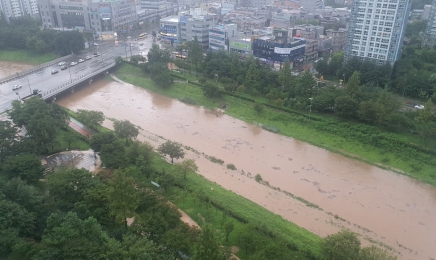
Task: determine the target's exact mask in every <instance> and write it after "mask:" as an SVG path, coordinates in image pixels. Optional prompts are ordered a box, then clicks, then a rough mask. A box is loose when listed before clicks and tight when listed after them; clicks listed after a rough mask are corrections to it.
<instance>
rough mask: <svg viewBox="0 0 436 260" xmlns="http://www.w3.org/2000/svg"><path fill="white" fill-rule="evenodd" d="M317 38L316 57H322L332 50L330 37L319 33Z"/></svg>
mask: <svg viewBox="0 0 436 260" xmlns="http://www.w3.org/2000/svg"><path fill="white" fill-rule="evenodd" d="M317 40H318V57H322V56H324V55H326V54H330V53H331V52H332V43H333V39H332V37H329V36H325V35H320V37H319V38H318V39H317Z"/></svg>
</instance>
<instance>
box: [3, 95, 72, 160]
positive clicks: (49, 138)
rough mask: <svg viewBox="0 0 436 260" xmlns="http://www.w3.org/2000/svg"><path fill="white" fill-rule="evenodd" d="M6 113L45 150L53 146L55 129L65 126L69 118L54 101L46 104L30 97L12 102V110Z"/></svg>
mask: <svg viewBox="0 0 436 260" xmlns="http://www.w3.org/2000/svg"><path fill="white" fill-rule="evenodd" d="M8 115H9V117H10V118H11V119H12V121H13V122H14V124H16V125H17V126H18V127H24V128H25V129H26V130H27V136H29V137H31V138H32V140H33V141H34V142H35V143H36V145H37V147H38V148H39V149H45V151H48V149H49V147H50V146H51V148H53V145H54V142H55V139H56V133H57V131H58V130H59V129H60V128H62V127H66V126H67V121H68V119H69V116H68V113H67V112H66V111H65V109H63V108H62V107H60V106H59V105H57V104H55V103H52V104H47V103H45V102H44V100H42V99H39V98H31V99H29V100H28V101H26V102H25V103H24V104H21V103H20V102H18V101H14V102H12V110H11V111H9V112H8Z"/></svg>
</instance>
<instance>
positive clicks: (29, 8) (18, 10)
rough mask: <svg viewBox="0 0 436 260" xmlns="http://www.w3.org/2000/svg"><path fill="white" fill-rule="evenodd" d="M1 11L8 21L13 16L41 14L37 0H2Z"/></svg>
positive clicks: (35, 15)
mask: <svg viewBox="0 0 436 260" xmlns="http://www.w3.org/2000/svg"><path fill="white" fill-rule="evenodd" d="M0 11H1V12H2V13H3V15H4V16H5V18H6V21H7V22H8V23H9V22H10V20H11V19H13V18H17V17H23V16H29V17H38V14H39V11H38V4H37V3H36V0H0Z"/></svg>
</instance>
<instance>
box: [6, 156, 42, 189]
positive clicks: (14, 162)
mask: <svg viewBox="0 0 436 260" xmlns="http://www.w3.org/2000/svg"><path fill="white" fill-rule="evenodd" d="M1 169H2V171H3V173H4V174H5V175H6V176H8V177H9V179H12V178H21V179H22V180H25V181H27V183H29V184H35V183H37V182H38V181H39V179H41V178H42V176H43V174H44V167H42V165H41V160H40V159H39V158H38V156H36V155H34V154H20V155H16V156H11V157H8V158H7V159H6V160H5V161H4V163H3V165H2V166H1Z"/></svg>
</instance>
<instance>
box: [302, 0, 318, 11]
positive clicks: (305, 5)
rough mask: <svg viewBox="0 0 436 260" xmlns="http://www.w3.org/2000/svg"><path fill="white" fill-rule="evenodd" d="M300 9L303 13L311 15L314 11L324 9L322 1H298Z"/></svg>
mask: <svg viewBox="0 0 436 260" xmlns="http://www.w3.org/2000/svg"><path fill="white" fill-rule="evenodd" d="M300 6H301V9H302V10H303V11H305V12H308V13H312V12H314V11H315V10H316V9H320V8H323V7H324V1H323V0H300Z"/></svg>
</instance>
